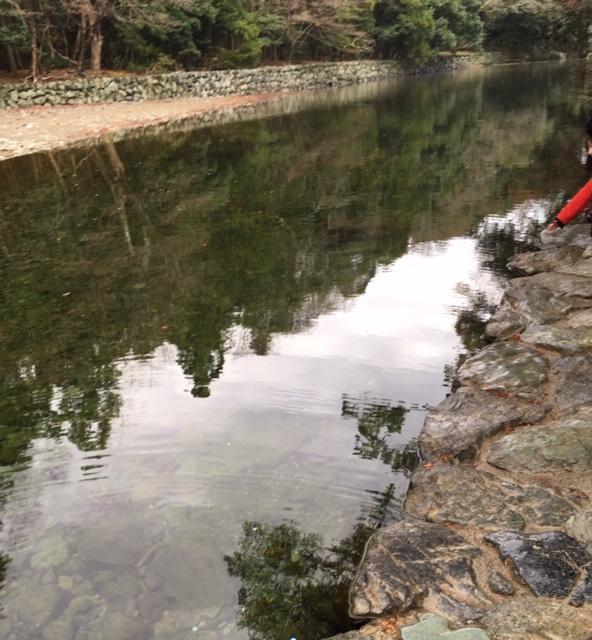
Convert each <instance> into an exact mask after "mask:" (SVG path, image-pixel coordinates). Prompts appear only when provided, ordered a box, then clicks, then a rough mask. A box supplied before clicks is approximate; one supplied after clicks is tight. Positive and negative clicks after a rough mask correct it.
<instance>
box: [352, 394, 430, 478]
mask: <svg viewBox="0 0 592 640" xmlns="http://www.w3.org/2000/svg"><path fill="white" fill-rule="evenodd" d="M408 413H409V409H408V408H407V407H404V406H401V405H396V406H393V405H392V404H391V402H390V401H388V400H382V401H380V400H373V399H369V398H363V399H358V398H352V397H350V396H348V395H344V396H343V400H342V405H341V415H342V416H343V417H344V418H349V419H354V420H356V421H357V423H358V432H357V433H356V435H355V445H354V455H356V456H358V457H360V458H362V459H365V460H381V461H382V462H384V464H386V465H388V466H389V467H391V469H392V470H393V471H401V472H403V473H405V474H406V475H410V474H411V473H412V472H413V470H414V469H415V467H416V466H417V464H418V462H419V454H418V450H417V442H416V441H415V440H411V441H410V442H407V443H405V444H400V445H395V444H393V443H392V442H391V441H390V440H391V436H393V435H395V434H400V433H401V429H402V428H403V423H404V422H405V418H406V416H407V414H408Z"/></svg>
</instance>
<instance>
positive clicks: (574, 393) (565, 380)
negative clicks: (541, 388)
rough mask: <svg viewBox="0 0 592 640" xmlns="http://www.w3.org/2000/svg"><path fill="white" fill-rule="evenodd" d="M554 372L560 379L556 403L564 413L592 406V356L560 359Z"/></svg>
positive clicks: (554, 367)
mask: <svg viewBox="0 0 592 640" xmlns="http://www.w3.org/2000/svg"><path fill="white" fill-rule="evenodd" d="M553 370H554V371H555V373H556V374H557V378H558V379H557V392H556V397H555V401H556V403H557V406H558V407H559V409H560V410H561V412H562V413H565V412H568V411H572V410H575V409H578V408H579V407H585V406H592V355H576V356H567V357H563V358H559V359H558V360H557V361H556V362H555V363H554V365H553Z"/></svg>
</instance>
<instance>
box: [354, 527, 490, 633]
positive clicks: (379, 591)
mask: <svg viewBox="0 0 592 640" xmlns="http://www.w3.org/2000/svg"><path fill="white" fill-rule="evenodd" d="M480 553H481V552H480V550H479V549H477V548H476V547H473V546H472V545H470V544H469V543H468V542H467V541H466V540H465V539H464V538H462V537H461V536H459V535H458V534H456V533H454V532H453V531H451V530H450V529H448V528H446V527H443V526H439V525H434V524H430V523H427V522H421V521H417V520H413V519H411V518H409V519H406V520H403V521H401V522H398V523H396V524H394V525H391V526H389V527H386V528H384V529H382V530H380V531H378V532H377V533H376V534H374V536H372V538H370V540H369V542H368V546H367V549H366V554H365V556H364V559H363V561H362V564H361V565H360V568H359V571H358V575H357V576H356V579H355V581H354V584H353V585H352V589H351V594H350V595H351V598H350V603H351V607H350V613H351V615H352V616H354V617H356V618H372V617H378V616H383V615H387V614H394V613H400V612H405V611H408V610H410V609H412V608H414V607H420V606H421V604H422V602H423V601H424V600H426V599H429V602H430V609H431V610H432V611H435V612H437V613H440V614H442V615H445V616H446V617H447V618H448V619H450V620H453V621H455V622H459V623H464V622H467V621H471V620H475V619H477V618H479V617H480V616H481V615H483V612H484V610H485V609H486V608H488V607H490V606H491V603H490V602H489V601H488V600H487V598H486V597H485V595H484V594H483V593H482V592H481V591H480V589H479V587H478V586H477V584H476V583H475V575H474V571H473V566H472V563H473V560H474V558H475V557H476V556H478V555H479V554H480Z"/></svg>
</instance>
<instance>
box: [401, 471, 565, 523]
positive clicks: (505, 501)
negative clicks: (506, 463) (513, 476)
mask: <svg viewBox="0 0 592 640" xmlns="http://www.w3.org/2000/svg"><path fill="white" fill-rule="evenodd" d="M405 509H406V511H407V512H409V513H411V514H413V515H414V516H416V517H418V518H424V519H426V520H429V521H430V522H454V523H457V524H461V525H472V526H476V527H479V528H481V529H485V530H489V531H495V530H499V529H500V528H507V529H512V530H514V531H521V530H523V529H524V528H525V527H526V526H527V525H529V524H530V525H539V526H550V527H553V526H562V525H563V524H564V523H565V522H566V521H567V520H568V519H569V518H570V517H571V516H572V515H574V514H575V512H576V508H575V507H574V505H572V504H571V503H570V502H568V501H567V500H565V499H563V498H561V497H559V496H557V495H555V494H554V493H551V492H550V491H548V490H546V489H542V488H540V487H535V486H531V485H525V486H523V485H519V484H517V483H515V482H510V481H508V480H501V479H500V478H498V477H496V476H494V475H493V474H491V473H487V472H485V471H480V470H477V469H473V468H472V467H468V466H461V465H448V464H436V465H435V466H434V467H433V468H432V469H430V470H427V469H420V470H418V471H416V473H415V474H414V475H413V477H412V479H411V486H410V489H409V491H408V492H407V498H406V500H405Z"/></svg>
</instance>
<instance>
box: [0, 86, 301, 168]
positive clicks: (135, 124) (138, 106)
mask: <svg viewBox="0 0 592 640" xmlns="http://www.w3.org/2000/svg"><path fill="white" fill-rule="evenodd" d="M289 95H290V94H287V93H285V92H283V93H279V92H278V93H268V94H259V95H247V96H224V97H220V98H179V99H174V100H148V101H145V102H129V103H128V102H113V103H102V104H89V105H86V104H85V105H63V106H56V107H27V108H21V109H4V110H1V111H0V161H2V160H7V159H9V158H15V157H17V156H23V155H28V154H31V153H37V152H41V151H54V150H59V149H65V148H68V147H73V146H78V145H83V144H90V143H93V142H96V141H98V140H103V139H105V138H107V139H108V138H110V137H113V136H115V135H121V134H125V133H127V132H134V131H142V130H145V129H149V128H151V127H158V126H159V125H165V124H173V123H175V122H177V123H180V122H183V121H185V120H191V119H199V118H200V117H205V116H211V115H212V114H216V113H222V112H226V111H229V110H230V111H241V110H243V109H245V110H248V109H249V108H252V107H256V106H257V105H263V104H268V103H274V102H278V101H281V100H282V99H284V98H286V97H287V96H289Z"/></svg>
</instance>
